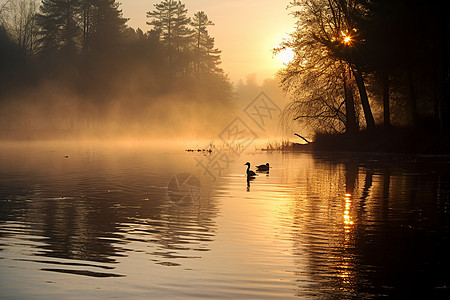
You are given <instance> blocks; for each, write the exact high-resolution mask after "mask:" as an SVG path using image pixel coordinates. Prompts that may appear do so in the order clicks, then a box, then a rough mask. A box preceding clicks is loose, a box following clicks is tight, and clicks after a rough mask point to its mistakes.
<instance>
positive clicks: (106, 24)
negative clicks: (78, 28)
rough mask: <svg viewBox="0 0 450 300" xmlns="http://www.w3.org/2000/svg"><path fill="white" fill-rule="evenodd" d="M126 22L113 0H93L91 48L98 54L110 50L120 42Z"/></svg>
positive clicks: (117, 4)
mask: <svg viewBox="0 0 450 300" xmlns="http://www.w3.org/2000/svg"><path fill="white" fill-rule="evenodd" d="M127 21H128V19H126V18H123V16H122V10H120V9H119V3H117V2H116V1H115V0H95V1H94V15H93V28H92V47H93V48H94V49H95V50H96V51H99V52H104V51H110V50H112V49H113V48H114V46H115V45H117V44H118V43H119V42H120V38H121V35H122V33H123V31H124V29H125V23H126V22H127Z"/></svg>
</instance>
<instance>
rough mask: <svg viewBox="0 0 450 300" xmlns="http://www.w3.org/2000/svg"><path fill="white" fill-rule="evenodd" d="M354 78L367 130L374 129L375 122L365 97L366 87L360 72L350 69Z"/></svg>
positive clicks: (367, 99) (356, 69)
mask: <svg viewBox="0 0 450 300" xmlns="http://www.w3.org/2000/svg"><path fill="white" fill-rule="evenodd" d="M352 70H353V75H354V76H355V80H356V84H357V85H358V90H359V95H360V97H361V104H362V107H363V110H364V117H365V119H366V124H367V129H371V128H374V127H375V120H374V119H373V114H372V110H371V109H370V104H369V98H368V97H367V91H366V87H365V85H364V79H363V77H362V74H361V71H359V70H358V68H356V67H355V68H352Z"/></svg>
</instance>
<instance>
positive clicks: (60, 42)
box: [37, 0, 80, 56]
mask: <svg viewBox="0 0 450 300" xmlns="http://www.w3.org/2000/svg"><path fill="white" fill-rule="evenodd" d="M79 4H80V0H43V1H42V4H41V7H40V13H39V14H38V15H37V24H38V26H40V32H39V33H40V35H41V38H40V42H41V45H42V49H41V50H42V51H43V52H51V53H52V52H55V51H62V52H64V54H65V55H66V56H72V55H73V54H75V53H76V52H77V50H78V45H77V38H78V37H79V32H80V28H79V27H78V23H79V19H78V18H79V7H80V6H79Z"/></svg>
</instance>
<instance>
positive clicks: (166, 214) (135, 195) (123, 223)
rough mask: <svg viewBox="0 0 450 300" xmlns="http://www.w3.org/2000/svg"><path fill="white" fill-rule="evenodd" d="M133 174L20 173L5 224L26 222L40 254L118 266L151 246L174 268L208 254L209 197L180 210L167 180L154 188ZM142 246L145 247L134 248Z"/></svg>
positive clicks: (1, 196) (1, 219) (211, 208)
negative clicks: (179, 261)
mask: <svg viewBox="0 0 450 300" xmlns="http://www.w3.org/2000/svg"><path fill="white" fill-rule="evenodd" d="M134 175H135V176H134V177H129V176H128V175H127V174H124V175H117V174H111V176H108V174H91V175H83V176H81V175H80V174H75V175H74V176H72V177H70V178H69V177H68V178H57V177H52V176H43V174H40V176H38V177H37V178H38V179H36V178H34V177H30V176H27V174H19V175H18V176H17V177H18V178H20V177H21V178H23V180H22V182H21V184H20V185H17V186H14V187H11V186H9V187H8V188H2V189H1V194H0V199H2V200H1V202H0V203H1V204H2V210H1V214H0V222H2V223H4V222H7V221H12V222H20V221H24V223H26V224H27V227H28V228H27V231H26V234H29V235H30V237H29V238H30V239H35V240H36V241H38V242H40V244H39V245H38V246H36V248H38V249H39V250H38V252H37V253H35V255H39V256H47V257H55V258H64V259H76V260H85V261H95V262H104V263H114V262H116V261H117V258H118V257H120V256H127V255H128V254H129V253H130V252H132V251H141V250H146V249H148V248H151V249H153V250H152V251H150V252H149V254H152V255H153V260H155V261H159V260H160V259H159V258H158V257H160V258H163V259H164V260H165V261H163V262H161V263H163V264H171V263H173V260H174V259H176V258H181V257H198V256H200V254H199V255H196V256H194V255H192V254H190V255H184V254H183V252H187V251H188V250H191V251H196V252H198V253H201V252H199V251H206V250H209V248H208V242H209V241H211V240H212V236H213V234H214V233H213V232H214V228H215V222H214V220H213V219H214V217H215V216H216V214H217V209H216V207H215V205H214V204H213V203H210V202H209V199H206V197H202V198H201V200H200V201H199V203H196V204H195V205H191V206H186V207H176V206H174V205H173V204H172V203H171V202H170V201H168V199H167V191H166V187H165V185H166V184H167V181H168V179H167V181H165V180H161V184H160V186H158V187H150V188H147V186H146V185H145V184H144V185H145V186H144V187H143V186H142V185H143V183H145V182H149V181H148V180H149V178H140V175H139V174H134ZM13 182H17V180H16V181H15V179H11V183H13ZM36 182H39V184H37V183H36ZM9 183H10V182H8V181H4V182H3V183H2V184H4V185H9ZM6 191H7V193H6ZM18 195H22V196H18ZM3 199H11V200H13V201H9V202H8V201H4V200H3ZM21 199H22V200H21ZM5 205H9V206H10V207H9V208H8V207H6V206H5ZM13 205H14V206H13ZM3 208H5V209H3ZM0 234H2V235H5V234H6V235H7V234H8V233H5V232H3V231H0ZM13 234H14V233H11V236H12V235H13ZM136 242H139V243H140V244H137V245H138V246H142V249H134V248H130V246H131V245H133V246H135V245H136ZM152 245H153V246H152ZM189 253H191V252H189ZM167 259H169V262H167ZM173 264H176V263H173Z"/></svg>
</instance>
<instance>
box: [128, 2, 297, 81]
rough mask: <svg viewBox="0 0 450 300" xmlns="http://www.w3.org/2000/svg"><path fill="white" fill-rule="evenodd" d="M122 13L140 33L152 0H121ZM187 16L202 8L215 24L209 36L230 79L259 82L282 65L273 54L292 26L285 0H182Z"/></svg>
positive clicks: (152, 7)
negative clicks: (212, 38)
mask: <svg viewBox="0 0 450 300" xmlns="http://www.w3.org/2000/svg"><path fill="white" fill-rule="evenodd" d="M120 2H121V3H122V5H121V9H122V12H123V16H124V17H126V18H129V21H128V23H127V24H128V26H130V27H132V28H134V29H137V28H138V27H139V28H141V29H142V30H143V31H144V32H146V31H147V30H150V29H151V26H149V25H146V22H147V21H148V19H147V17H146V12H147V11H151V10H154V4H156V3H159V2H161V0H159V1H155V0H121V1H120ZM182 2H183V3H184V4H185V5H186V8H187V9H188V16H189V17H192V16H193V15H194V13H195V12H197V11H201V10H202V11H204V12H205V13H206V14H207V15H208V18H209V19H210V20H211V21H213V22H214V23H215V26H212V27H210V29H209V32H210V35H211V36H213V37H214V38H215V43H216V47H217V48H219V49H220V50H221V51H222V55H221V57H222V68H223V69H224V71H225V73H227V74H228V75H229V77H230V79H231V81H232V82H234V83H237V82H238V81H239V80H240V79H243V80H245V79H246V77H247V76H248V75H250V74H256V78H257V80H258V81H259V82H261V81H262V80H264V79H265V78H273V77H274V75H275V73H276V72H277V70H278V69H280V68H281V67H282V66H283V61H282V60H283V58H282V57H281V55H280V56H278V57H277V56H275V57H274V56H273V54H272V49H273V48H274V47H276V46H277V45H278V44H279V43H280V42H281V41H282V40H283V38H285V37H286V36H287V34H288V33H289V32H292V31H293V29H294V19H293V17H292V16H291V15H289V10H287V9H286V8H287V6H288V4H289V0H184V1H182Z"/></svg>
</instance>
